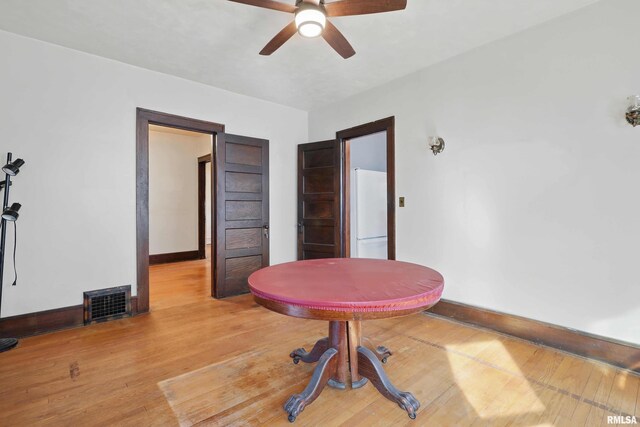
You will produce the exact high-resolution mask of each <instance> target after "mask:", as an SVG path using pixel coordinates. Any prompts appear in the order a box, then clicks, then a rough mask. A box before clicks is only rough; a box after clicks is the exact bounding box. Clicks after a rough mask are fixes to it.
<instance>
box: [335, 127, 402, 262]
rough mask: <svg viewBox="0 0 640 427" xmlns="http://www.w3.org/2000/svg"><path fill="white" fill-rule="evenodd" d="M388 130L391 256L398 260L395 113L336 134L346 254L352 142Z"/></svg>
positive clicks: (345, 252)
mask: <svg viewBox="0 0 640 427" xmlns="http://www.w3.org/2000/svg"><path fill="white" fill-rule="evenodd" d="M385 131H386V132H387V258H388V259H390V260H395V259H396V161H395V116H391V117H387V118H384V119H380V120H376V121H374V122H370V123H365V124H363V125H359V126H355V127H352V128H349V129H344V130H341V131H339V132H337V133H336V139H337V141H338V148H339V150H340V154H341V156H340V157H341V159H342V161H341V165H340V169H341V183H340V197H341V201H340V204H341V209H340V216H341V218H340V223H341V227H340V229H341V234H342V249H341V252H342V256H343V257H347V256H350V255H351V211H350V188H349V187H350V185H349V183H350V178H349V175H350V174H349V172H350V171H349V169H350V168H349V164H350V149H349V143H348V141H349V140H350V139H353V138H358V137H362V136H367V135H371V134H374V133H379V132H385Z"/></svg>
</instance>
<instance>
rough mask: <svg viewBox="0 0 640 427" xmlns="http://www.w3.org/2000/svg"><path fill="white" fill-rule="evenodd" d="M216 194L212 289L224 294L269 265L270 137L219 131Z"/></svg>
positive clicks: (244, 287)
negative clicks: (264, 137) (213, 282)
mask: <svg viewBox="0 0 640 427" xmlns="http://www.w3.org/2000/svg"><path fill="white" fill-rule="evenodd" d="M215 197H216V203H215V205H216V206H219V207H220V209H218V210H217V212H216V216H215V218H216V257H215V290H214V294H215V297H216V298H226V297H230V296H234V295H240V294H244V293H247V292H248V291H249V287H248V283H247V278H248V277H249V275H251V273H253V272H254V271H256V270H259V269H261V268H263V267H266V266H268V265H269V141H266V140H263V139H256V138H248V137H245V136H238V135H230V134H224V133H219V134H217V138H216V194H215Z"/></svg>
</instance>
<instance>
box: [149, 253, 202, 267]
mask: <svg viewBox="0 0 640 427" xmlns="http://www.w3.org/2000/svg"><path fill="white" fill-rule="evenodd" d="M194 259H201V257H200V252H199V251H197V250H195V251H186V252H172V253H170V254H157V255H149V265H154V264H168V263H170V262H182V261H192V260H194Z"/></svg>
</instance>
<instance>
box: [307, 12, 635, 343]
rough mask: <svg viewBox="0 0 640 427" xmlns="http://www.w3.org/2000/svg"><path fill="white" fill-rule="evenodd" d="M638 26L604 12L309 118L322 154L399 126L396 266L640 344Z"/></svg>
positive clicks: (495, 304) (481, 297)
mask: <svg viewBox="0 0 640 427" xmlns="http://www.w3.org/2000/svg"><path fill="white" fill-rule="evenodd" d="M638 17H640V2H638V1H637V0H606V1H601V2H599V3H596V4H594V5H592V6H589V7H587V8H585V9H583V10H580V11H578V12H576V13H573V14H570V15H566V16H564V17H561V18H559V19H556V20H554V21H551V22H549V23H547V24H544V25H542V26H539V27H536V28H533V29H530V30H527V31H525V32H523V33H520V34H517V35H515V36H512V37H509V38H507V39H504V40H501V41H498V42H494V43H491V44H489V45H486V46H484V47H482V48H479V49H476V50H474V51H472V52H469V53H467V54H464V55H461V56H459V57H456V58H453V59H451V60H449V61H447V62H445V63H442V64H439V65H436V66H433V67H430V68H428V69H425V70H422V71H420V72H418V73H415V74H412V75H409V76H407V77H404V78H402V79H400V80H397V81H394V82H391V83H389V84H387V85H385V86H382V87H380V88H377V89H375V90H372V91H369V92H366V93H364V94H361V95H359V96H356V97H354V98H351V99H349V100H347V101H341V102H340V103H336V104H334V105H329V106H327V107H326V108H323V109H320V110H317V111H312V112H311V113H310V117H309V120H310V127H309V133H310V139H311V140H316V141H317V140H322V139H326V138H330V137H333V135H335V132H336V131H337V130H341V129H346V128H349V127H352V126H355V125H359V124H362V123H366V122H369V121H372V120H375V119H380V118H383V117H387V116H391V115H395V116H396V176H397V192H396V194H397V195H398V196H406V206H407V207H406V208H399V209H398V210H397V213H398V215H397V250H398V259H400V260H407V261H413V262H417V263H421V264H425V265H428V266H432V267H434V268H436V269H438V270H440V271H441V272H442V273H443V274H444V277H445V280H446V285H445V295H444V296H445V298H449V299H451V300H455V301H461V302H464V303H468V304H472V305H476V306H481V307H487V308H490V309H495V310H499V311H503V312H507V313H513V314H517V315H521V316H526V317H529V318H533V319H538V320H543V321H546V322H550V323H554V324H558V325H563V326H566V327H571V328H576V329H579V330H583V331H587V332H591V333H595V334H600V335H604V336H608V337H613V338H617V339H622V340H626V341H630V342H634V343H640V284H639V280H638V273H637V266H638V256H639V252H638V242H639V241H640V221H639V220H638V218H640V196H639V195H638V194H639V193H638V186H639V185H640V167H638V164H639V163H640V129H633V128H632V127H631V126H629V125H627V124H626V123H625V121H624V111H625V109H626V101H625V99H626V97H628V96H629V95H632V94H634V93H638V92H640V55H638V53H637V51H636V50H635V49H634V43H635V41H636V40H637V28H638V24H637V21H638ZM425 42H426V43H429V41H428V40H427V41H425ZM436 133H437V134H439V135H441V136H442V137H444V139H445V140H446V143H447V146H446V150H445V151H444V153H442V154H440V155H438V156H437V157H434V156H433V154H432V153H431V152H430V151H429V150H428V149H427V137H428V136H430V135H434V134H436Z"/></svg>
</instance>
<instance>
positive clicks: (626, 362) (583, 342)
mask: <svg viewBox="0 0 640 427" xmlns="http://www.w3.org/2000/svg"><path fill="white" fill-rule="evenodd" d="M429 312H430V313H432V314H435V315H437V316H442V317H447V318H450V319H454V320H457V321H460V322H464V323H469V324H472V325H475V326H480V327H483V328H487V329H491V330H493V331H497V332H501V333H504V334H507V335H511V336H514V337H517V338H521V339H524V340H527V341H532V342H534V343H536V344H542V345H545V346H548V347H552V348H555V349H558V350H562V351H566V352H568V353H573V354H576V355H579V356H583V357H588V358H590V359H596V360H600V361H602V362H605V363H609V364H611V365H614V366H618V367H621V368H625V369H628V370H630V371H634V372H638V373H640V346H637V345H634V344H631V343H627V342H623V341H617V340H614V339H610V338H606V337H602V336H598V335H593V334H589V333H587V332H581V331H577V330H574V329H569V328H564V327H562V326H557V325H552V324H550V323H544V322H540V321H537V320H532V319H528V318H526V317H520V316H515V315H511V314H506V313H500V312H497V311H492V310H487V309H484V308H479V307H474V306H471V305H467V304H462V303H458V302H453V301H448V300H442V301H440V302H439V303H438V304H436V305H435V306H433V307H432V308H430V309H429Z"/></svg>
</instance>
